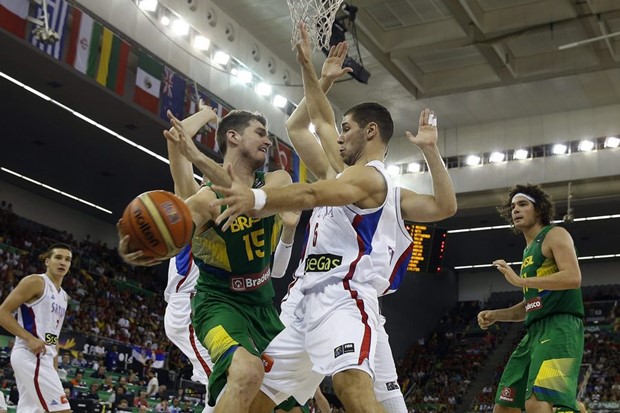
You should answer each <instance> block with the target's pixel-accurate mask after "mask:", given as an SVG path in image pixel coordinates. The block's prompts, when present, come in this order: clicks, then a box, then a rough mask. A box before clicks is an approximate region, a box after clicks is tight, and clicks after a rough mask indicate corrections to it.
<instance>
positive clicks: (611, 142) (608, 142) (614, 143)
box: [605, 136, 620, 148]
mask: <svg viewBox="0 0 620 413" xmlns="http://www.w3.org/2000/svg"><path fill="white" fill-rule="evenodd" d="M619 145H620V139H619V138H616V137H615V136H608V137H607V139H605V147H606V148H617V147H618V146H619Z"/></svg>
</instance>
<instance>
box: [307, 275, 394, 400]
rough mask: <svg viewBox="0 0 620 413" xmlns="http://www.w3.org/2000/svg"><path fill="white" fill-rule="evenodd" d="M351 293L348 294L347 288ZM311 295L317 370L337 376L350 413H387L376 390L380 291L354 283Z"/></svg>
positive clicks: (310, 345) (310, 340) (311, 348)
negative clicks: (375, 376) (384, 412)
mask: <svg viewBox="0 0 620 413" xmlns="http://www.w3.org/2000/svg"><path fill="white" fill-rule="evenodd" d="M347 288H348V289H347ZM347 288H343V286H342V284H331V285H326V286H325V287H323V288H322V289H321V291H320V293H319V294H309V295H308V294H306V298H305V300H306V301H307V305H306V308H305V311H306V314H311V315H312V316H311V317H312V319H311V321H312V323H310V325H309V326H308V332H307V334H306V340H305V345H306V348H307V351H308V353H309V354H310V357H311V360H312V363H313V365H314V369H315V370H317V371H319V372H321V373H323V374H326V375H332V380H333V384H334V390H335V392H336V396H338V398H339V399H340V401H341V402H342V404H343V405H344V407H345V410H346V411H347V412H383V411H384V410H383V408H382V407H381V404H380V403H379V402H378V401H377V399H376V397H375V393H374V388H373V378H374V368H375V365H374V363H375V352H376V348H377V328H378V324H379V306H378V301H377V293H376V290H374V288H372V287H370V286H367V285H364V284H361V283H355V282H353V281H351V282H350V283H348V284H347Z"/></svg>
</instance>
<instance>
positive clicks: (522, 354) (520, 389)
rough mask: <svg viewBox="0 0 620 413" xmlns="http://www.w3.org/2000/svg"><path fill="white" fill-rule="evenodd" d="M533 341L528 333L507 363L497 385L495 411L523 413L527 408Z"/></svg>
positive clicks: (500, 412) (496, 412) (499, 412)
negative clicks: (531, 343) (531, 345)
mask: <svg viewBox="0 0 620 413" xmlns="http://www.w3.org/2000/svg"><path fill="white" fill-rule="evenodd" d="M531 341H532V339H531V335H530V334H529V333H528V334H526V335H525V337H523V339H522V340H521V342H520V343H519V345H518V346H517V348H516V349H515V350H514V351H513V352H512V355H511V356H510V359H509V360H508V363H506V367H504V372H503V373H502V377H501V378H500V380H499V384H498V385H497V393H496V394H495V406H494V407H493V413H521V412H522V411H523V409H524V408H525V392H526V390H527V377H528V373H529V369H530V342H531Z"/></svg>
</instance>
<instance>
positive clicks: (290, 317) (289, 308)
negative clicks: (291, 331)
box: [280, 278, 304, 327]
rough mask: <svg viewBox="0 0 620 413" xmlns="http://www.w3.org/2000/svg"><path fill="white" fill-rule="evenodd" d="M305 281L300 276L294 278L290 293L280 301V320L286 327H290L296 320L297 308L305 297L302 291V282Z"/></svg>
mask: <svg viewBox="0 0 620 413" xmlns="http://www.w3.org/2000/svg"><path fill="white" fill-rule="evenodd" d="M302 283H303V281H302V280H301V279H299V278H296V279H295V280H293V282H292V283H291V284H290V285H289V289H288V293H287V294H286V296H285V297H284V298H283V299H282V302H281V303H280V321H282V324H284V327H288V326H289V325H290V324H291V323H292V322H293V321H294V320H295V318H296V317H295V309H296V308H297V305H298V304H299V302H300V301H301V300H302V298H304V294H303V293H302V292H301V284H302Z"/></svg>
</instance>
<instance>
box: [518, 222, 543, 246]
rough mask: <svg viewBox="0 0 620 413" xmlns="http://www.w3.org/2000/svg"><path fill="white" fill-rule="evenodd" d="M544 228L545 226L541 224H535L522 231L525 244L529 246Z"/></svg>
mask: <svg viewBox="0 0 620 413" xmlns="http://www.w3.org/2000/svg"><path fill="white" fill-rule="evenodd" d="M544 227H545V226H544V225H543V224H542V223H540V222H537V223H536V224H534V225H532V226H531V227H529V228H525V229H522V230H521V232H522V233H523V236H524V237H525V244H526V245H527V246H529V245H530V244H531V243H532V242H533V241H534V239H536V236H537V235H538V233H539V232H540V231H541V230H542V229H543V228H544Z"/></svg>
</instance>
